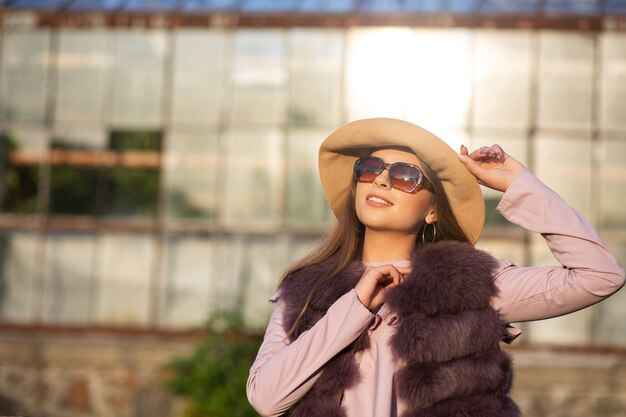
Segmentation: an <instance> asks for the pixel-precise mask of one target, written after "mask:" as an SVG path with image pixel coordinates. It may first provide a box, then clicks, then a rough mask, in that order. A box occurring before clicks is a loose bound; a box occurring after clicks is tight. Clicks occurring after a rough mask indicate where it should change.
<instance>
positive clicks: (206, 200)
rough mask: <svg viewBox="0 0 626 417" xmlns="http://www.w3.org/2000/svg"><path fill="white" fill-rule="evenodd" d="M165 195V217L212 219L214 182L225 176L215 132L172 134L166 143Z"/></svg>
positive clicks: (213, 213)
mask: <svg viewBox="0 0 626 417" xmlns="http://www.w3.org/2000/svg"><path fill="white" fill-rule="evenodd" d="M167 146H168V149H167V152H166V153H167V156H166V158H165V161H166V165H165V167H164V171H163V174H164V175H165V184H166V185H165V187H166V190H165V193H166V196H167V200H166V201H167V215H168V217H169V218H177V219H192V218H198V219H200V218H202V219H212V218H215V217H216V215H217V210H218V201H219V200H221V199H218V198H217V196H216V185H217V179H218V178H219V177H221V176H223V175H224V172H223V171H224V164H223V161H222V163H221V164H220V160H221V159H222V158H221V157H220V154H219V153H218V150H217V134H216V132H206V133H200V132H194V133H186V132H184V131H174V132H171V133H170V137H169V140H168V141H167Z"/></svg>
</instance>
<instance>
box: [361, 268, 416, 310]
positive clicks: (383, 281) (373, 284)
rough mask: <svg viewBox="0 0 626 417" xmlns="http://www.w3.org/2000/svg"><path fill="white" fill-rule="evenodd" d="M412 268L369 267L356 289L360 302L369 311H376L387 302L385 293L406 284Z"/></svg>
mask: <svg viewBox="0 0 626 417" xmlns="http://www.w3.org/2000/svg"><path fill="white" fill-rule="evenodd" d="M409 272H411V268H396V267H394V266H393V265H381V266H376V267H368V268H366V269H365V272H364V273H363V275H362V276H361V279H360V280H359V282H358V283H357V284H356V286H355V287H354V290H355V291H356V295H357V297H359V301H360V302H361V304H363V305H364V306H365V307H367V309H368V310H370V311H371V310H374V309H376V308H377V307H380V306H381V305H382V304H383V303H384V302H385V291H387V290H388V289H389V288H393V287H395V286H396V285H398V284H401V283H402V282H404V275H406V274H408V273H409Z"/></svg>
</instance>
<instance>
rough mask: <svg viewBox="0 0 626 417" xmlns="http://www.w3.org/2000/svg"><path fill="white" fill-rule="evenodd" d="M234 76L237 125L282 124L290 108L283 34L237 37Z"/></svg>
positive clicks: (243, 33) (242, 33)
mask: <svg viewBox="0 0 626 417" xmlns="http://www.w3.org/2000/svg"><path fill="white" fill-rule="evenodd" d="M233 36H234V52H233V53H234V56H233V58H234V63H233V65H234V67H233V69H232V73H231V85H232V114H231V121H232V122H233V123H234V124H248V123H254V124H264V125H276V124H280V123H283V122H284V121H285V116H286V106H287V90H286V85H287V77H288V74H287V64H286V51H285V40H284V34H283V31H279V30H239V31H237V32H235V33H234V35H233Z"/></svg>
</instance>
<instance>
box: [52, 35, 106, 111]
mask: <svg viewBox="0 0 626 417" xmlns="http://www.w3.org/2000/svg"><path fill="white" fill-rule="evenodd" d="M111 61H112V57H111V56H110V54H109V49H108V45H107V36H106V32H105V31H103V30H94V31H85V30H72V29H65V30H61V32H60V40H59V54H58V56H57V62H58V79H57V89H58V91H57V96H56V105H55V110H56V115H55V119H56V120H57V121H82V120H85V121H94V122H97V121H100V120H102V117H103V104H104V102H105V99H106V97H105V94H106V92H107V81H108V78H109V71H110V69H111Z"/></svg>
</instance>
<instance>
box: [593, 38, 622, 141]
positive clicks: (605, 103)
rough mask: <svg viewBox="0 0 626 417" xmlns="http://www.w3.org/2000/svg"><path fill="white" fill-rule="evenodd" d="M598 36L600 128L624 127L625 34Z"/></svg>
mask: <svg viewBox="0 0 626 417" xmlns="http://www.w3.org/2000/svg"><path fill="white" fill-rule="evenodd" d="M599 36H600V41H601V44H600V45H601V47H600V53H601V57H602V58H601V59H602V62H601V63H600V68H601V70H602V73H601V74H602V77H601V84H600V94H599V96H600V97H599V114H600V117H599V118H600V126H601V127H602V129H625V128H626V106H624V103H626V34H625V33H623V32H603V33H602V34H600V35H599Z"/></svg>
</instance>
